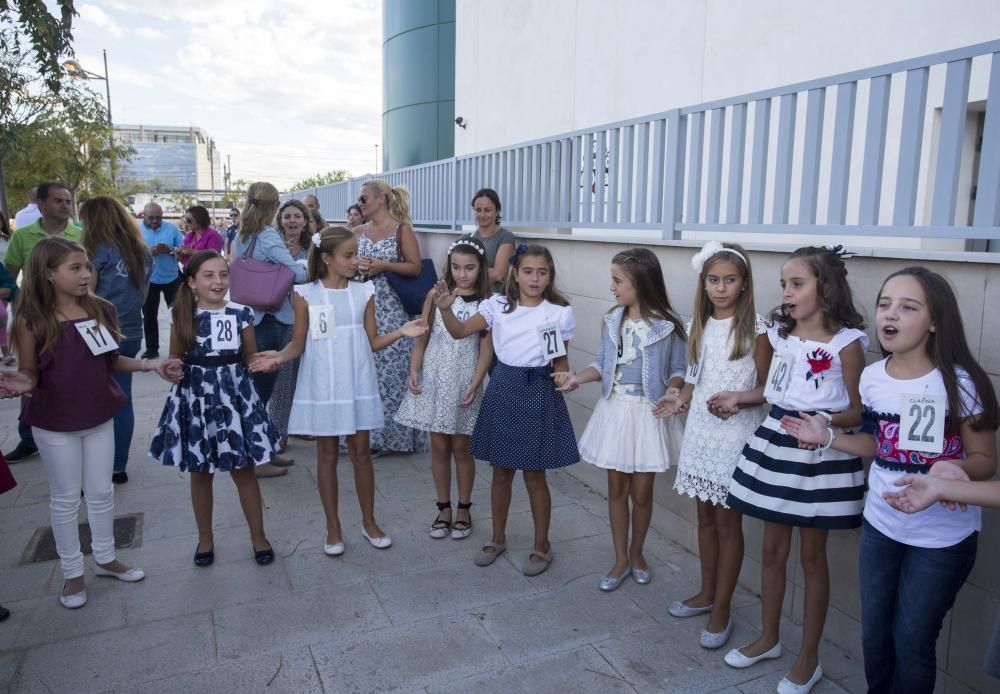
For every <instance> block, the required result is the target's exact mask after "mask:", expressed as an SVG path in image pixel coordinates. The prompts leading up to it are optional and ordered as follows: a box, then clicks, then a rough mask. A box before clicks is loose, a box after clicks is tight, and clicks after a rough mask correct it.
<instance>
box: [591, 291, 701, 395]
mask: <svg viewBox="0 0 1000 694" xmlns="http://www.w3.org/2000/svg"><path fill="white" fill-rule="evenodd" d="M624 312H625V307H624V306H618V307H616V308H614V309H613V310H611V311H610V312H608V313H607V314H605V316H604V330H603V331H602V332H601V347H600V349H599V350H598V352H597V357H596V358H595V359H594V361H593V362H592V363H591V364H590V366H592V367H594V368H595V369H597V370H598V371H600V372H601V392H602V395H603V397H605V398H606V397H608V396H610V395H611V386H612V384H613V377H614V373H615V361H616V360H617V359H618V341H619V340H620V339H621V338H620V334H621V324H622V315H623V314H624ZM639 354H640V356H639V358H640V359H642V394H643V395H644V396H645V397H646V398H647V399H648V400H649V401H650V402H652V403H655V402H656V401H657V400H659V399H660V398H661V397H663V395H664V394H665V393H666V392H667V383H669V381H670V379H671V378H673V377H675V376H684V372H685V371H686V370H687V345H686V344H685V341H684V340H682V339H681V337H680V336H679V335H676V334H675V333H674V324H673V323H671V322H670V321H665V320H654V321H653V323H652V325H651V326H650V331H649V334H648V335H647V337H646V342H645V344H643V345H640V349H639Z"/></svg>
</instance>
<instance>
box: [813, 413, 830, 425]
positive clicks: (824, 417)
mask: <svg viewBox="0 0 1000 694" xmlns="http://www.w3.org/2000/svg"><path fill="white" fill-rule="evenodd" d="M815 416H817V417H822V418H823V419H825V420H826V425H827V426H828V427H829V426H831V425H832V424H833V415H832V414H831V413H829V412H827V411H825V410H819V411H818V412H817V413H816V415H815Z"/></svg>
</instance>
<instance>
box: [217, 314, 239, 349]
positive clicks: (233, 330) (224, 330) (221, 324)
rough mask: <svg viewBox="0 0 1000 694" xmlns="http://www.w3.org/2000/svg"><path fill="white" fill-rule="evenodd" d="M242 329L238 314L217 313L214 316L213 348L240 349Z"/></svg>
mask: <svg viewBox="0 0 1000 694" xmlns="http://www.w3.org/2000/svg"><path fill="white" fill-rule="evenodd" d="M239 348H240V331H239V326H238V325H237V324H236V316H230V315H228V314H225V313H217V314H215V315H213V316H212V349H214V350H216V351H218V350H220V349H239Z"/></svg>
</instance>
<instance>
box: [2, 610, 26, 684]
mask: <svg viewBox="0 0 1000 694" xmlns="http://www.w3.org/2000/svg"><path fill="white" fill-rule="evenodd" d="M5 627H6V625H5ZM23 655H24V653H23V652H22V651H7V652H6V653H0V690H3V691H9V690H10V687H11V685H12V684H13V682H14V675H16V674H17V666H18V664H19V663H20V662H21V656H23Z"/></svg>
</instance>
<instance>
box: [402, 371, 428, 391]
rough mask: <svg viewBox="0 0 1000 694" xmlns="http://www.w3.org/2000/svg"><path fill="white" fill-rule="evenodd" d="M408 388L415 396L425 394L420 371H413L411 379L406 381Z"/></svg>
mask: <svg viewBox="0 0 1000 694" xmlns="http://www.w3.org/2000/svg"><path fill="white" fill-rule="evenodd" d="M406 387H407V388H408V389H409V391H410V392H411V393H413V394H414V395H420V394H421V393H423V392H424V391H423V389H422V388H421V387H420V372H419V371H411V372H410V377H409V378H408V379H407V381H406Z"/></svg>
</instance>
